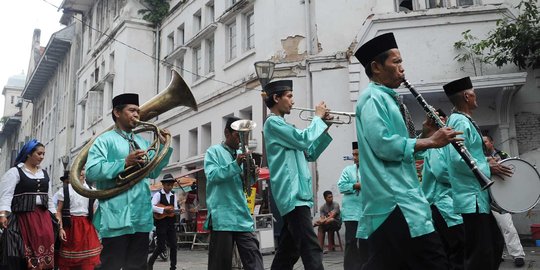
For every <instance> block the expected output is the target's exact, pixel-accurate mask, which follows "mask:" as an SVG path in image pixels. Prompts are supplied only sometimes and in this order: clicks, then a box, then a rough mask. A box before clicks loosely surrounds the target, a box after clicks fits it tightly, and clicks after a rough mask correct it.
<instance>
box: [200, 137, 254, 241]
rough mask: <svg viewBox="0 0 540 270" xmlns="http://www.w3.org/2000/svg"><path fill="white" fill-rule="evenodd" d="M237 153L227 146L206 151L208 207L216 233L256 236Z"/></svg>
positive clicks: (205, 169)
mask: <svg viewBox="0 0 540 270" xmlns="http://www.w3.org/2000/svg"><path fill="white" fill-rule="evenodd" d="M234 153H235V151H234V150H232V149H230V148H229V147H228V146H227V145H226V144H224V143H222V144H216V145H213V146H211V147H210V148H208V150H206V155H205V156H204V173H205V174H206V206H207V207H208V213H209V214H210V219H211V222H212V230H214V231H237V232H252V231H253V230H254V229H255V228H254V224H253V219H252V217H251V213H250V211H249V207H248V205H247V199H246V196H245V195H244V190H243V185H242V178H241V177H240V174H241V173H242V168H241V167H240V166H239V165H238V163H237V162H236V159H234ZM210 219H207V221H208V222H210ZM208 222H207V224H206V226H208V225H209V224H208Z"/></svg>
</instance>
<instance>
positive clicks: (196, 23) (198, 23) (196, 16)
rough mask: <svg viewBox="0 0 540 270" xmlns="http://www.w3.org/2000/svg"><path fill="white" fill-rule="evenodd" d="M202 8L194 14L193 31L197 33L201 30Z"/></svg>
mask: <svg viewBox="0 0 540 270" xmlns="http://www.w3.org/2000/svg"><path fill="white" fill-rule="evenodd" d="M201 23H202V22H201V10H200V9H199V10H198V11H197V12H195V14H193V33H195V34H197V33H198V32H199V31H201V26H202V24H201Z"/></svg>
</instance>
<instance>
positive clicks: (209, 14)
mask: <svg viewBox="0 0 540 270" xmlns="http://www.w3.org/2000/svg"><path fill="white" fill-rule="evenodd" d="M214 17H215V11H214V2H213V1H211V2H209V3H208V4H206V24H207V25H208V24H211V23H213V22H214V19H215V18H214Z"/></svg>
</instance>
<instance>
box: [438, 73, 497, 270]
mask: <svg viewBox="0 0 540 270" xmlns="http://www.w3.org/2000/svg"><path fill="white" fill-rule="evenodd" d="M443 88H444V92H445V93H446V95H447V96H448V98H449V99H450V101H451V102H452V104H453V105H454V108H453V111H452V114H451V115H450V117H449V118H448V122H447V125H448V126H450V127H452V128H454V129H455V130H457V131H462V132H463V135H462V136H463V139H464V142H463V143H464V145H465V147H466V148H468V149H469V151H470V153H471V156H472V159H473V160H474V161H475V162H476V164H477V166H478V168H479V169H480V170H481V171H482V173H483V174H484V175H486V176H487V177H490V176H491V173H492V172H497V171H496V170H494V169H495V168H497V169H501V170H504V167H503V166H497V165H498V163H496V162H495V163H494V164H490V163H488V161H487V159H486V157H485V156H484V152H485V151H484V148H485V145H484V144H483V141H482V134H481V132H480V128H479V127H478V125H477V124H476V122H474V120H473V118H472V114H473V112H474V110H475V109H476V108H477V107H478V103H477V101H476V94H475V92H474V89H473V86H472V82H471V79H470V78H469V77H465V78H461V79H458V80H455V81H452V82H450V83H448V84H446V85H444V86H443ZM448 163H449V164H448V168H449V174H450V183H451V185H452V194H453V196H454V212H455V213H458V214H461V215H462V217H463V225H464V228H465V269H486V270H488V269H494V270H495V269H498V268H499V264H500V263H501V256H502V251H503V245H504V242H503V239H502V234H501V231H500V230H499V227H498V226H497V223H496V222H495V219H494V218H493V215H492V214H491V211H490V198H489V194H488V191H487V190H482V187H481V186H480V184H479V182H478V181H477V179H476V177H475V176H474V174H473V173H472V171H471V170H470V169H469V167H468V166H467V165H466V163H465V162H464V161H463V159H462V158H461V156H460V155H459V153H458V152H457V151H449V155H448Z"/></svg>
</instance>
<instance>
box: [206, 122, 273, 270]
mask: <svg viewBox="0 0 540 270" xmlns="http://www.w3.org/2000/svg"><path fill="white" fill-rule="evenodd" d="M237 120H240V119H238V118H235V117H231V118H229V119H228V120H227V123H226V125H225V130H224V134H225V141H224V142H222V143H220V144H216V145H213V146H211V147H210V148H208V150H206V155H205V156H204V172H205V174H206V205H207V207H208V214H209V216H208V219H207V220H206V224H205V226H206V227H207V228H208V229H210V230H211V234H210V245H209V254H208V269H209V270H219V269H231V268H232V256H233V253H232V250H233V245H234V244H235V243H236V247H237V248H238V253H239V255H240V260H241V261H242V265H243V266H244V269H246V270H263V269H264V266H263V261H262V255H261V252H260V251H259V242H258V241H257V238H256V237H255V234H254V233H253V231H254V230H255V227H254V223H253V219H252V218H251V213H250V211H249V207H248V205H247V199H246V196H245V195H244V192H243V181H242V177H241V173H242V167H241V166H242V163H243V162H244V161H245V159H246V154H242V153H238V148H239V146H240V136H239V134H238V131H236V130H233V129H232V127H231V124H232V123H233V122H235V121H237ZM246 177H247V176H246ZM248 188H249V187H248Z"/></svg>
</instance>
